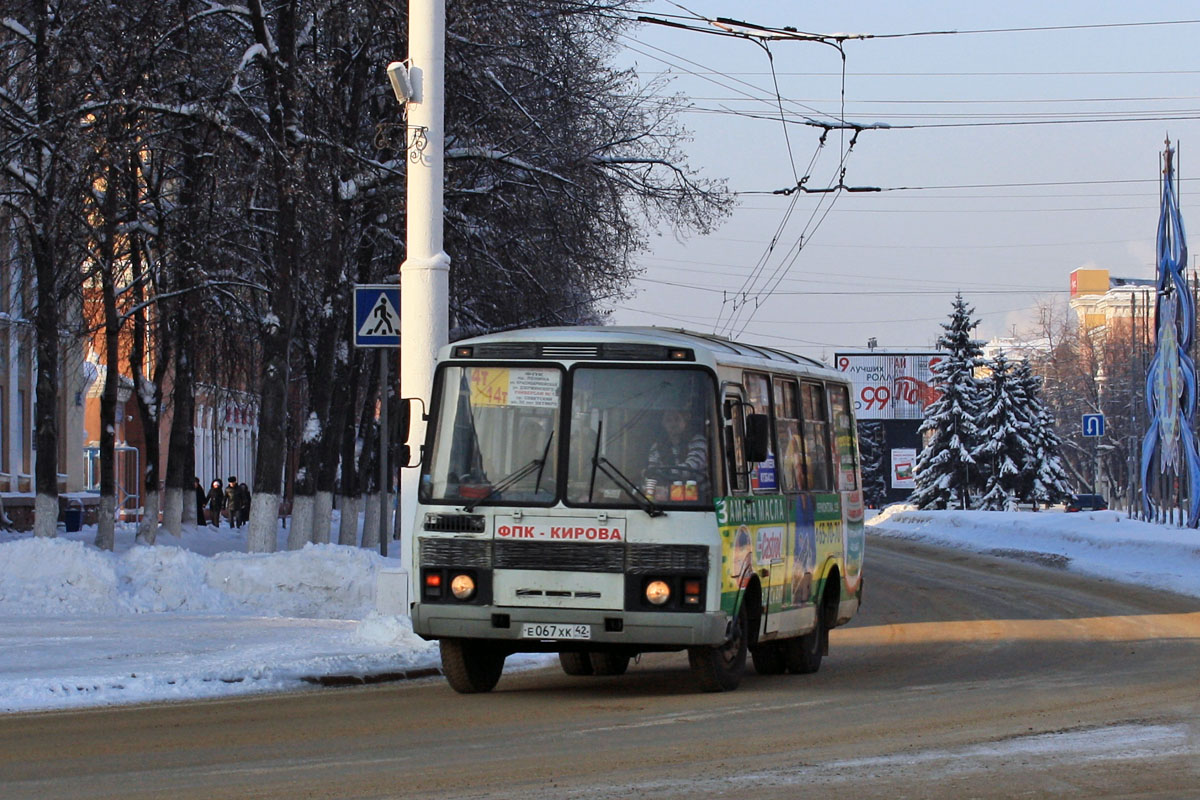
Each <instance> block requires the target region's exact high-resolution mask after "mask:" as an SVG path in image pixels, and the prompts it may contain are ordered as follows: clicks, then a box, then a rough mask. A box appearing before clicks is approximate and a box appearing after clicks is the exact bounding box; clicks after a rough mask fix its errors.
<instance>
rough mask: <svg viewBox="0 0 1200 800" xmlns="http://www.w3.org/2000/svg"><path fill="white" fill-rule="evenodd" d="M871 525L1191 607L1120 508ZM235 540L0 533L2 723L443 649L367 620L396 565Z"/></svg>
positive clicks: (1176, 561) (1190, 576) (1190, 555)
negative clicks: (108, 543)
mask: <svg viewBox="0 0 1200 800" xmlns="http://www.w3.org/2000/svg"><path fill="white" fill-rule="evenodd" d="M868 525H870V526H871V530H872V532H873V533H874V534H877V535H882V536H895V537H903V538H910V539H919V540H924V541H928V542H933V543H937V544H943V545H949V546H954V547H963V548H967V549H971V550H977V551H980V552H988V553H994V554H998V555H1007V556H1012V557H1020V558H1026V559H1033V560H1036V561H1040V562H1043V563H1048V564H1051V565H1054V566H1058V567H1062V568H1066V569H1070V570H1077V571H1080V572H1085V573H1090V574H1093V575H1098V576H1102V577H1106V578H1110V579H1114V580H1122V581H1135V582H1138V583H1142V584H1145V585H1149V586H1157V587H1161V588H1163V589H1170V590H1173V591H1176V592H1180V593H1183V594H1189V595H1193V596H1196V597H1200V532H1197V531H1193V530H1188V529H1178V528H1173V527H1167V526H1158V525H1150V524H1148V523H1143V522H1137V521H1134V520H1129V519H1126V518H1125V517H1124V515H1123V514H1120V513H1117V512H1112V511H1102V512H1091V513H1079V514H1066V513H1063V512H1061V511H1045V512H1040V513H1031V512H1016V513H1002V512H982V511H968V512H958V511H941V512H926V511H913V510H911V509H904V508H900V507H894V508H891V509H888V510H886V511H885V512H884V513H882V514H880V515H878V516H876V517H875V518H874V519H872V520H870V521H869V522H868ZM336 527H337V523H336V521H335V526H334V529H335V530H336ZM244 530H245V529H242V530H241V531H231V530H230V529H229V528H221V529H220V530H219V531H217V530H214V529H212V528H196V527H195V526H185V527H184V533H183V536H182V537H181V538H179V539H176V538H174V537H172V536H170V535H169V534H166V533H165V531H164V532H163V533H160V535H159V539H158V544H157V545H156V546H154V547H140V546H135V545H134V544H133V536H134V532H135V531H134V528H133V526H128V527H119V528H118V534H117V546H116V551H115V552H113V553H107V552H101V551H99V550H97V549H96V548H95V547H93V546H92V545H91V544H90V542H91V541H92V539H93V538H94V537H95V528H94V527H91V528H89V527H85V528H84V530H83V531H81V532H79V533H72V534H61V533H60V537H59V538H57V539H35V538H33V537H32V536H30V535H28V534H8V533H0V713H2V712H14V711H29V710H39V709H62V708H78V707H84V706H97V705H111V704H118V703H137V702H157V701H166V700H182V699H189V698H201V697H215V696H222V695H231V694H244V693H248V692H263V691H287V690H295V689H299V688H304V687H308V686H310V681H311V680H312V679H318V678H324V679H330V678H334V679H347V680H349V679H354V678H356V677H357V678H364V679H370V678H380V677H395V676H405V675H407V676H416V675H423V674H429V673H430V671H431V670H432V668H434V667H436V666H437V664H438V655H437V647H436V645H433V644H430V643H428V642H424V641H422V640H421V639H420V638H418V637H417V636H415V635H413V633H412V628H411V626H410V624H409V621H408V619H407V617H398V616H387V615H382V614H380V613H378V612H377V611H376V610H375V578H376V575H377V574H378V572H379V570H380V569H384V568H394V567H398V566H399V560H398V559H385V558H382V557H381V556H379V555H378V554H376V553H372V552H369V551H364V550H360V549H357V548H348V547H340V546H337V545H316V546H309V547H306V548H305V549H304V550H301V551H294V552H278V553H273V554H269V555H267V554H247V553H245V552H242V551H243V550H244V549H245V541H244V537H243V533H244ZM279 536H280V546H281V547H282V546H283V545H284V544H285V543H286V537H287V533H286V531H285V530H284V529H282V528H281V529H280V531H279ZM866 569H867V570H868V571H869V570H870V553H869V552H868V554H867V567H866ZM549 658H552V657H549ZM547 660H548V657H547V656H544V655H541V656H523V657H519V658H518V657H514V658H513V659H510V662H509V663H510V664H512V665H513V666H517V667H519V666H522V665H525V666H528V665H533V664H540V663H545V662H546V661H547Z"/></svg>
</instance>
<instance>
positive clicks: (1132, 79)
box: [612, 0, 1200, 361]
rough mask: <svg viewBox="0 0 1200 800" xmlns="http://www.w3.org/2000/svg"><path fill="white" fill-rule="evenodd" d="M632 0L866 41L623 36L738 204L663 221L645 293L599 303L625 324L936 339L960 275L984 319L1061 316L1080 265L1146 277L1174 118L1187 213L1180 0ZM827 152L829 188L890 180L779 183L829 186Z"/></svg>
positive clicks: (898, 346) (892, 344)
mask: <svg viewBox="0 0 1200 800" xmlns="http://www.w3.org/2000/svg"><path fill="white" fill-rule="evenodd" d="M642 13H643V14H645V15H647V16H658V17H660V18H663V19H670V20H672V21H674V22H684V23H687V24H691V25H694V26H695V27H702V28H703V27H707V28H709V29H713V28H712V26H710V25H706V23H705V22H703V21H701V20H700V19H699V17H704V18H710V19H715V18H717V17H721V16H732V17H733V18H735V19H737V20H739V21H741V22H749V23H753V24H756V25H761V26H768V27H783V26H791V27H794V28H796V29H797V30H799V31H804V32H810V33H822V34H833V33H852V34H872V35H874V36H875V37H877V38H870V39H861V40H847V41H845V43H844V44H843V46H842V52H844V55H845V74H844V78H843V72H842V69H843V61H842V55H841V54H840V53H839V50H838V48H836V47H834V46H830V45H829V44H822V43H818V42H802V41H775V42H772V43H770V44H769V45H768V49H769V50H770V58H768V56H767V53H766V52H765V51H764V49H763V48H762V47H760V46H758V45H757V44H754V43H753V42H750V41H747V40H744V39H736V38H729V37H720V36H714V35H708V34H704V33H700V32H695V31H685V30H678V29H675V28H670V27H666V26H661V25H653V24H639V25H636V26H634V27H632V28H631V29H630V30H629V31H628V33H627V34H625V35H624V36H622V37H620V39H619V42H618V44H619V46H620V50H619V52H618V55H617V61H616V63H617V64H618V65H620V66H630V67H634V68H635V69H636V70H637V72H638V74H639V76H640V78H641V80H642V82H643V83H649V82H650V81H652V80H655V79H659V78H664V77H665V78H666V79H667V87H666V88H664V89H661V90H658V91H659V93H660V94H663V93H665V94H680V95H682V96H683V97H682V98H681V113H680V116H679V120H680V122H681V123H682V124H683V125H685V126H686V127H688V128H689V129H690V130H691V131H692V132H693V136H694V138H693V141H692V142H690V143H689V144H688V145H687V154H688V158H689V162H690V163H691V165H692V166H693V167H695V168H697V169H699V170H700V171H701V173H702V174H703V175H704V176H705V177H709V178H723V179H726V180H727V182H728V186H729V188H730V189H731V190H733V191H734V192H736V193H737V198H738V207H737V210H736V212H735V213H734V214H733V215H732V216H731V217H730V218H728V220H727V221H725V222H724V224H723V225H722V226H721V227H720V228H719V229H718V230H716V231H714V232H713V233H712V234H710V235H707V236H691V237H687V238H682V239H681V238H680V237H679V236H677V235H676V234H675V233H674V232H672V231H670V230H662V231H658V232H657V234H656V235H655V237H654V238H653V241H652V245H651V247H650V249H649V251H648V252H647V253H645V254H644V255H643V256H642V257H641V259H640V266H641V267H643V268H644V272H643V274H642V275H641V277H640V278H639V279H637V280H635V282H634V288H635V290H636V291H637V295H636V296H635V297H633V298H631V299H628V300H623V301H620V302H617V303H615V304H614V305H613V306H612V311H613V315H612V319H613V321H614V322H616V323H618V324H636V325H647V324H665V325H679V326H683V327H688V328H691V329H694V330H700V331H716V332H718V333H723V334H726V335H734V337H735V338H742V339H745V340H747V341H757V342H761V343H763V344H770V345H774V346H777V347H782V348H785V349H791V350H794V351H797V352H801V353H804V354H806V355H811V356H816V357H820V358H823V359H825V360H826V361H832V356H833V354H834V353H835V352H841V351H844V350H861V349H863V348H865V347H866V346H867V342H868V339H870V338H875V339H876V341H877V343H878V346H879V347H880V348H886V349H890V350H893V351H903V350H914V349H918V350H919V349H926V348H928V347H930V346H931V345H933V343H934V341H935V340H936V337H937V335H938V334H939V333H940V331H941V329H940V327H939V323H941V322H944V321H945V320H946V318H947V317H948V315H949V312H950V307H951V301H952V299H953V296H954V293H955V292H957V291H961V292H962V293H963V296H964V297H965V298H966V299H967V300H968V302H969V303H971V304H972V305H973V306H974V308H975V310H976V317H977V318H978V319H979V320H980V325H979V327H978V329H977V332H978V335H979V336H980V338H983V339H989V338H992V337H996V336H1012V335H1013V334H1014V333H1016V334H1017V335H1019V336H1025V335H1032V334H1033V333H1034V332H1035V331H1036V330H1037V329H1038V328H1039V327H1040V324H1041V323H1040V321H1041V319H1042V318H1043V313H1042V309H1043V308H1045V307H1046V306H1047V305H1056V306H1057V310H1056V313H1057V314H1058V315H1059V316H1060V317H1061V316H1062V315H1063V314H1064V313H1065V311H1066V299H1067V294H1068V287H1069V276H1070V273H1071V271H1072V270H1074V269H1076V268H1080V267H1084V268H1102V269H1108V270H1109V271H1110V273H1111V274H1112V275H1114V276H1120V277H1129V278H1153V277H1154V271H1155V265H1154V247H1155V245H1154V239H1155V231H1156V227H1157V224H1158V215H1159V194H1158V192H1159V185H1158V181H1159V175H1160V172H1161V166H1160V158H1161V153H1162V151H1163V150H1164V142H1165V140H1166V139H1167V137H1168V136H1169V137H1170V139H1171V141H1172V143H1173V144H1175V145H1177V146H1178V149H1179V154H1180V155H1179V160H1178V166H1179V170H1178V173H1177V174H1178V175H1179V177H1180V187H1181V196H1182V210H1183V217H1184V225H1185V230H1186V226H1187V225H1188V223H1189V222H1190V218H1191V216H1192V215H1193V214H1194V212H1195V211H1196V209H1197V204H1196V202H1195V201H1194V199H1193V198H1192V196H1191V194H1192V193H1191V191H1190V189H1191V187H1192V186H1195V185H1197V184H1195V182H1194V181H1195V180H1196V178H1195V177H1194V176H1193V175H1194V173H1192V170H1191V159H1190V152H1191V148H1190V147H1189V144H1190V143H1191V142H1200V137H1197V136H1196V135H1195V134H1196V133H1197V132H1200V89H1198V88H1197V87H1198V85H1200V84H1198V78H1200V48H1198V47H1197V46H1196V41H1197V38H1198V37H1200V8H1198V7H1197V6H1196V5H1195V4H1194V3H1187V2H1169V1H1168V0H1162V1H1156V2H1146V3H1137V4H1134V3H1127V2H1094V1H1088V2H1074V1H1072V2H1054V3H1046V2H1037V3H1034V2H1026V1H1025V0H1017V1H1015V2H1005V3H963V2H932V1H929V2H921V3H895V2H887V1H885V0H860V2H856V3H820V4H819V3H797V2H791V3H786V2H755V3H749V4H730V3H727V2H726V3H721V2H709V0H696V2H684V3H678V4H677V3H674V2H668V1H667V0H651V2H649V3H648V4H647V5H646V6H645V8H644V9H643V11H642ZM691 20H694V21H691ZM1150 23H1154V24H1150ZM1157 23H1170V24H1157ZM1014 29H1020V30H1014ZM1029 29H1036V30H1029ZM944 31H956V33H945V34H937V33H936V32H944ZM893 34H920V35H905V36H893ZM772 65H773V69H774V75H772ZM776 82H777V83H778V95H776V92H775V89H774V84H775V83H776ZM780 106H782V113H783V115H784V118H785V119H789V120H793V121H800V120H803V119H813V120H821V121H824V122H826V123H839V122H840V121H841V120H845V121H846V122H847V123H851V122H852V123H859V124H862V125H867V126H870V125H877V124H886V125H888V126H890V127H888V128H886V129H878V128H876V129H867V130H863V131H862V132H861V133H859V135H858V137H857V141H855V142H854V144H853V147H850V144H851V141H850V140H851V138H852V132H850V131H846V130H845V129H836V128H835V129H831V130H830V131H829V133H828V135H827V136H826V140H825V143H824V145H823V146H820V147H818V144H819V140H820V137H821V135H822V132H823V131H822V129H821V128H817V127H812V126H807V125H801V124H788V125H786V126H785V125H784V123H783V122H781V121H780V114H781V110H780ZM744 113H745V114H753V115H754V116H755V118H750V117H747V116H743V115H742V114H744ZM785 127H786V136H785ZM841 168H844V169H845V175H844V178H842V181H841V183H842V185H844V186H846V187H854V188H879V189H881V190H882V191H879V192H865V191H864V192H848V191H841V192H829V193H822V194H801V193H793V194H791V195H782V194H773V193H772V192H775V191H776V190H781V189H788V188H790V187H794V186H795V185H796V184H797V183H800V182H801V181H803V184H804V185H805V186H806V187H810V188H815V189H827V188H830V187H836V186H837V185H838V183H839V181H838V176H839V172H840V169H841ZM793 201H794V202H793ZM772 240H774V241H775V244H774V247H771V242H772ZM1198 252H1200V251H1198ZM743 300H744V302H743Z"/></svg>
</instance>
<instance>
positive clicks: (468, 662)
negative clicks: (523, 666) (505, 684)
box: [438, 639, 505, 694]
mask: <svg viewBox="0 0 1200 800" xmlns="http://www.w3.org/2000/svg"><path fill="white" fill-rule="evenodd" d="M438 649H439V650H441V653H442V674H443V675H445V676H446V681H447V682H448V683H449V684H450V688H451V689H453V690H454V691H456V692H458V693H459V694H478V693H481V692H490V691H491V690H492V689H494V688H495V687H496V684H497V683H499V682H500V673H502V672H503V671H504V658H505V654H504V651H502V650H499V649H497V648H496V647H494V646H493V645H489V644H488V643H487V642H478V641H474V640H471V639H441V640H440V641H438Z"/></svg>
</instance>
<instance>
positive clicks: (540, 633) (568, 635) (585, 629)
mask: <svg viewBox="0 0 1200 800" xmlns="http://www.w3.org/2000/svg"><path fill="white" fill-rule="evenodd" d="M521 638H522V639H590V638H592V626H591V625H559V624H557V623H553V622H526V623H524V624H523V625H521Z"/></svg>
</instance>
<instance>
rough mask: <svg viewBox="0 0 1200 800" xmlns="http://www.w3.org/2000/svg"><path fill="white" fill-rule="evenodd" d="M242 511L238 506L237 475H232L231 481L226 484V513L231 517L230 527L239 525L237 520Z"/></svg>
mask: <svg viewBox="0 0 1200 800" xmlns="http://www.w3.org/2000/svg"><path fill="white" fill-rule="evenodd" d="M241 513H242V510H241V509H240V508H238V498H237V475H230V476H229V483H227V484H225V515H226V516H227V517H229V527H231V528H236V527H237V526H238V522H237V521H238V517H239V516H241Z"/></svg>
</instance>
